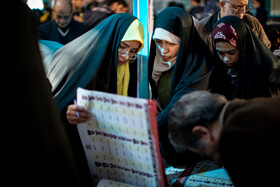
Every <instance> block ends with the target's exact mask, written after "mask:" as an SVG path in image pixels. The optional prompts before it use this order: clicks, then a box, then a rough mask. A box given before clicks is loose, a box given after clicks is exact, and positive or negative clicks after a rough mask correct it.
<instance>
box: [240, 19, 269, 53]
mask: <svg viewBox="0 0 280 187" xmlns="http://www.w3.org/2000/svg"><path fill="white" fill-rule="evenodd" d="M242 20H243V21H244V22H245V23H247V25H248V26H249V27H250V29H251V30H252V31H253V32H254V33H255V34H256V35H257V37H258V38H259V39H260V40H261V41H262V42H263V43H264V44H265V45H266V46H267V47H268V48H270V47H271V42H270V41H269V39H268V37H267V35H266V33H265V31H264V29H263V27H262V25H261V23H260V22H259V20H258V19H257V18H255V17H254V16H252V15H250V14H245V15H244V17H243V18H242Z"/></svg>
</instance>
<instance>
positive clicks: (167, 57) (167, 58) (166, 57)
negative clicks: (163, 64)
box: [161, 56, 170, 60]
mask: <svg viewBox="0 0 280 187" xmlns="http://www.w3.org/2000/svg"><path fill="white" fill-rule="evenodd" d="M161 57H162V59H163V60H169V58H170V57H169V56H161Z"/></svg>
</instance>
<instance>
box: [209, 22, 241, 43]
mask: <svg viewBox="0 0 280 187" xmlns="http://www.w3.org/2000/svg"><path fill="white" fill-rule="evenodd" d="M217 39H222V40H226V41H228V42H229V43H230V44H231V45H233V46H234V47H236V46H237V41H238V36H237V33H236V31H235V29H234V27H233V26H232V25H230V24H228V23H219V24H218V25H216V27H215V28H214V30H213V31H212V42H213V45H214V44H215V40H217Z"/></svg>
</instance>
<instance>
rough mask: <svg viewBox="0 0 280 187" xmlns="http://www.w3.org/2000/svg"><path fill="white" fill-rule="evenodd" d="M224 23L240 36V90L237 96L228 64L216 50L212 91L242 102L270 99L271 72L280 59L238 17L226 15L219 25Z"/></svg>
mask: <svg viewBox="0 0 280 187" xmlns="http://www.w3.org/2000/svg"><path fill="white" fill-rule="evenodd" d="M223 22H224V23H228V24H230V25H232V26H233V28H234V29H235V31H236V33H237V36H238V42H237V48H238V49H239V50H240V58H239V67H240V68H239V78H240V80H239V83H238V89H237V90H238V91H237V92H236V93H234V92H235V91H234V87H233V86H232V85H231V80H230V78H229V76H227V74H226V69H225V65H224V63H223V62H222V61H221V60H220V58H219V57H218V55H217V51H216V50H215V49H214V53H215V55H216V59H218V61H219V62H218V64H217V66H216V68H215V70H214V72H213V73H212V77H211V87H212V91H213V92H218V93H220V94H223V95H225V96H226V97H227V98H228V99H232V98H234V97H237V98H243V99H250V98H254V97H269V96H270V93H269V84H268V78H269V75H270V74H271V72H272V71H273V70H274V69H275V68H276V67H277V66H279V59H278V58H277V57H276V56H274V55H273V54H272V52H271V51H270V50H269V49H268V48H267V46H265V45H264V44H263V42H261V41H260V39H259V38H258V37H257V36H256V35H255V33H254V32H253V31H252V30H251V29H250V28H249V27H248V25H247V24H246V23H245V22H244V21H242V20H241V19H239V18H238V17H236V16H225V17H223V18H221V19H220V20H219V21H218V22H217V23H216V25H218V24H219V23H223ZM216 25H215V26H214V28H215V27H216Z"/></svg>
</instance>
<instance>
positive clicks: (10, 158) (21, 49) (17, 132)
mask: <svg viewBox="0 0 280 187" xmlns="http://www.w3.org/2000/svg"><path fill="white" fill-rule="evenodd" d="M7 3H8V4H9V5H7V6H8V7H13V9H14V11H15V12H14V13H13V15H12V16H11V17H10V18H11V19H10V20H9V21H10V22H9V25H8V27H9V32H8V33H6V34H5V36H6V37H7V38H9V42H7V45H6V46H5V49H4V50H6V51H5V52H4V53H3V56H2V57H3V58H5V57H7V58H6V59H9V60H8V61H9V63H8V65H9V67H11V72H12V78H11V79H9V81H8V82H9V84H10V85H11V86H12V89H11V90H10V89H7V90H8V91H7V92H6V91H5V93H7V94H8V96H7V97H4V98H9V101H10V103H9V105H10V106H11V107H10V109H11V110H8V109H7V110H5V112H4V113H7V114H8V115H6V114H5V115H3V117H4V116H7V117H8V116H11V115H12V117H11V118H9V120H8V122H7V125H4V124H3V127H2V128H4V129H2V135H4V134H5V133H6V134H7V135H6V136H5V135H4V136H3V137H5V138H6V141H5V142H4V143H3V145H5V148H4V147H3V149H2V153H3V155H4V158H3V162H2V164H1V168H2V170H3V171H4V177H3V179H4V181H3V183H5V180H7V183H9V185H11V186H20V185H26V186H53V185H58V186H82V184H81V182H82V183H83V182H84V181H82V180H80V175H79V171H78V170H77V162H76V160H75V157H74V155H73V151H72V147H71V145H70V142H69V139H68V137H67V134H66V132H65V128H64V126H63V124H62V121H61V118H60V116H59V112H58V110H57V108H56V105H55V103H54V101H53V100H52V96H51V92H50V85H49V82H48V81H47V79H46V75H45V72H44V68H43V64H42V59H41V55H40V51H39V46H38V35H37V25H36V22H35V20H34V17H33V14H32V12H31V10H30V9H29V8H28V6H27V5H26V3H25V2H24V1H19V0H18V1H9V2H7ZM6 128H7V129H6ZM8 137H9V138H8ZM6 148H7V149H6ZM5 156H7V157H5ZM6 166H7V167H6Z"/></svg>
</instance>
